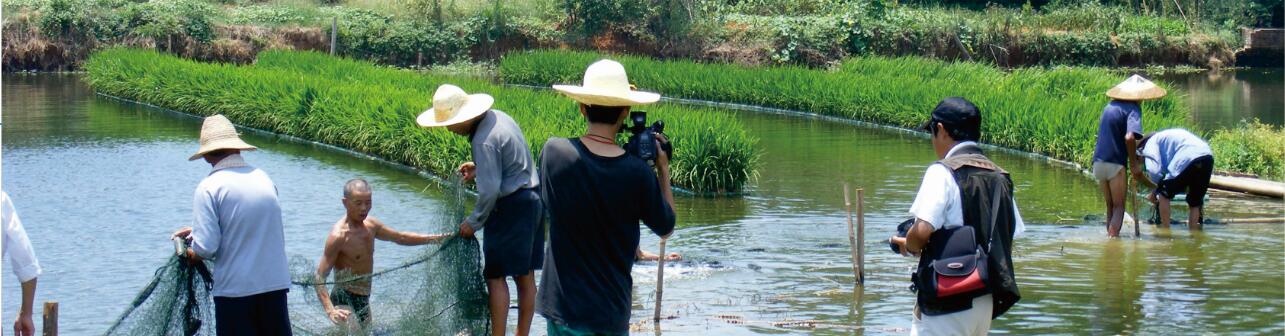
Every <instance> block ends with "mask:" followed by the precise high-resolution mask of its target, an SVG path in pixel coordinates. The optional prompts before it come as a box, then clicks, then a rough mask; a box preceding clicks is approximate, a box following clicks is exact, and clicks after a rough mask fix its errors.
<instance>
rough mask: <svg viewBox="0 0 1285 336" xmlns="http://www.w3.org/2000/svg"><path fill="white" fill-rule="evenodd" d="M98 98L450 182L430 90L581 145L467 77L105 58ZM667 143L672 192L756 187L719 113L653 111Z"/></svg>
mask: <svg viewBox="0 0 1285 336" xmlns="http://www.w3.org/2000/svg"><path fill="white" fill-rule="evenodd" d="M85 69H86V70H88V76H87V78H88V81H89V83H90V84H91V85H92V86H93V87H94V88H95V89H96V90H98V91H100V92H103V93H106V94H110V95H115V96H120V97H125V98H129V99H134V100H138V101H142V102H147V103H150V104H155V105H158V106H162V107H166V108H171V109H175V110H180V111H184V112H189V113H194V114H199V115H212V114H218V113H221V114H224V115H226V116H227V117H228V118H230V119H232V120H233V122H235V123H237V124H240V125H246V126H250V127H255V128H261V129H266V130H271V131H274V132H279V133H283V134H288V135H292V136H297V137H301V138H305V139H312V140H316V141H319V142H323V143H327V144H332V145H336V146H340V147H345V148H349V149H353V150H356V151H359V152H364V153H368V154H372V155H375V156H379V157H383V158H385V159H388V160H391V161H395V162H400V163H404V164H408V165H411V166H415V167H420V168H423V169H426V170H428V171H430V172H432V173H434V174H438V175H447V174H450V173H451V172H453V171H454V168H455V167H456V166H457V165H458V164H459V163H460V162H462V161H465V160H468V158H469V157H470V154H469V148H470V147H469V146H468V143H467V140H466V139H464V137H460V136H457V135H454V134H452V133H450V132H448V131H446V130H445V129H440V128H439V129H424V128H420V127H418V126H417V125H416V124H415V122H414V120H415V116H416V115H418V114H419V113H420V112H422V111H423V110H424V109H426V108H428V107H429V106H430V105H431V97H432V93H433V91H434V90H435V89H436V87H437V86H438V85H440V84H444V83H452V84H456V85H459V86H461V87H463V88H464V89H465V90H467V91H469V92H485V93H489V94H491V95H492V96H494V97H495V98H496V103H495V108H496V109H499V110H503V111H506V112H508V113H509V115H511V116H513V118H514V119H515V120H516V121H517V122H518V123H519V124H520V125H521V126H522V129H523V131H524V133H525V134H526V137H527V139H528V141H529V142H530V143H529V145H530V146H531V149H532V151H533V154H535V155H539V153H538V151H539V149H540V148H541V146H542V145H543V143H544V141H545V140H547V139H548V138H549V137H573V136H578V135H580V134H583V132H584V124H583V121H582V117H581V116H579V113H578V111H577V110H576V105H575V104H574V103H573V102H572V101H571V100H569V99H566V98H563V97H561V96H558V95H556V94H554V93H552V92H547V91H535V90H526V89H517V88H508V87H502V86H497V85H494V84H490V83H486V82H483V81H478V80H474V79H468V78H454V77H445V76H435V75H423V74H418V73H415V72H411V71H405V70H397V69H391V68H382V67H377V66H374V65H372V64H370V63H367V62H362V61H353V60H347V59H339V58H333V57H330V56H326V55H323V54H318V53H308V52H284V51H273V52H265V53H262V54H260V55H259V60H258V62H257V63H256V65H253V66H235V65H227V64H211V63H200V62H195V61H190V60H185V59H180V58H177V57H173V56H169V55H163V54H159V53H155V52H151V51H141V50H133V49H108V50H104V51H101V52H98V53H96V54H94V55H93V56H92V57H91V58H90V59H89V61H88V62H86V64H85ZM649 111H650V112H651V115H650V117H651V118H662V119H665V120H666V121H667V123H668V125H669V127H668V128H667V129H666V131H667V132H668V133H669V134H670V138H671V139H672V141H673V142H674V147H675V148H676V151H675V156H674V158H673V161H672V163H671V170H672V172H673V181H674V183H675V184H676V185H678V186H681V187H684V188H687V189H690V190H692V191H695V192H698V193H719V192H737V191H741V190H742V188H743V187H744V185H745V184H746V183H747V182H748V181H749V180H750V179H751V178H752V177H753V176H754V167H755V165H756V160H757V159H758V155H757V154H756V150H755V148H754V142H755V141H756V140H755V139H753V138H752V137H750V136H749V135H748V134H747V133H746V132H745V130H744V129H743V127H742V125H741V124H740V123H739V121H737V120H736V119H734V118H733V117H732V116H730V115H729V114H728V113H726V112H723V111H717V110H712V109H695V108H688V107H683V106H678V105H669V104H660V105H657V106H654V107H652V108H650V109H649Z"/></svg>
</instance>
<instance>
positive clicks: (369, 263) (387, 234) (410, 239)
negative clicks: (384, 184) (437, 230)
mask: <svg viewBox="0 0 1285 336" xmlns="http://www.w3.org/2000/svg"><path fill="white" fill-rule="evenodd" d="M370 196H371V190H370V184H368V183H366V180H362V179H352V180H349V181H348V183H347V184H345V185H344V198H343V203H344V208H345V209H346V210H347V212H348V213H347V215H345V216H344V218H341V219H339V221H338V222H336V223H335V225H334V227H333V228H331V229H330V235H329V236H327V237H326V248H325V252H323V254H322V255H321V261H320V262H318V263H317V284H316V286H315V287H316V289H317V299H318V300H320V301H321V306H322V307H324V308H325V309H326V315H328V316H329V317H330V321H332V322H334V323H336V324H341V323H346V322H347V320H348V318H349V316H350V315H351V314H352V313H353V311H355V312H356V313H357V316H358V317H360V321H361V325H362V326H363V327H366V326H368V325H369V323H370V310H369V308H368V306H369V303H370V281H369V280H361V281H354V282H348V283H342V284H339V285H338V287H339V288H338V289H337V290H335V292H333V293H329V294H327V293H326V285H325V279H326V277H328V276H329V275H330V270H331V269H332V268H333V269H335V270H336V272H342V273H341V274H343V275H344V276H345V277H347V276H362V275H367V274H370V272H371V268H373V264H374V262H373V260H372V258H373V257H374V254H375V239H379V240H383V241H391V242H394V243H397V244H398V245H405V246H410V245H423V244H428V243H440V242H441V241H442V240H444V239H446V237H448V236H449V234H439V235H425V234H418V233H409V232H399V231H397V230H393V229H392V228H390V227H388V226H386V225H384V223H383V222H380V221H379V220H378V219H375V217H368V216H367V215H368V214H369V213H370V209H371V201H370ZM336 277H338V276H336ZM336 306H348V307H349V309H339V308H336Z"/></svg>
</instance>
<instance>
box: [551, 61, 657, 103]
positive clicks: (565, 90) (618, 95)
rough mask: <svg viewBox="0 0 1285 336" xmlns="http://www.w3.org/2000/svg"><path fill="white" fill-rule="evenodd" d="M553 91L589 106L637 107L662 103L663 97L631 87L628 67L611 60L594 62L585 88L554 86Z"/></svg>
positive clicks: (583, 86)
mask: <svg viewBox="0 0 1285 336" xmlns="http://www.w3.org/2000/svg"><path fill="white" fill-rule="evenodd" d="M553 89H554V90H557V91H558V92H561V93H562V94H564V95H567V97H570V98H571V99H572V100H575V101H578V102H580V103H583V104H587V105H598V106H633V105H644V104H651V103H655V102H656V101H658V100H660V94H656V93H651V92H642V91H634V90H633V88H631V87H630V86H629V78H628V76H627V75H625V67H624V66H623V65H620V63H619V62H616V61H613V60H608V59H604V60H600V61H597V62H594V63H593V64H590V65H589V68H587V69H585V72H584V83H583V85H581V86H575V85H554V86H553Z"/></svg>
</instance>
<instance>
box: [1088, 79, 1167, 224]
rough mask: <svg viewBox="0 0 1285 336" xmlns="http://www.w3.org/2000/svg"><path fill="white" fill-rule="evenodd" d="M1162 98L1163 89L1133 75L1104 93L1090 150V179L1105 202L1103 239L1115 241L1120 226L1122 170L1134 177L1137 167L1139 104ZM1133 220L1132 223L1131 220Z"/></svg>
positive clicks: (1124, 194)
mask: <svg viewBox="0 0 1285 336" xmlns="http://www.w3.org/2000/svg"><path fill="white" fill-rule="evenodd" d="M1164 96H1165V89H1163V88H1160V87H1159V86H1156V84H1155V83H1152V82H1151V81H1149V80H1147V79H1146V78H1142V76H1138V75H1133V76H1131V77H1129V78H1128V79H1125V80H1124V81H1123V82H1120V84H1117V85H1116V86H1115V87H1113V88H1111V89H1110V90H1108V91H1107V97H1111V102H1109V103H1107V106H1106V108H1104V109H1102V117H1101V119H1099V121H1098V142H1097V146H1096V147H1095V148H1094V150H1093V177H1094V178H1095V179H1097V181H1098V185H1099V186H1100V187H1101V189H1102V196H1103V199H1104V200H1105V201H1106V207H1107V213H1106V219H1107V221H1106V222H1107V236H1110V237H1118V236H1119V235H1120V227H1121V226H1122V225H1123V224H1124V213H1125V208H1124V201H1125V199H1126V198H1127V197H1128V195H1127V193H1128V191H1127V190H1126V185H1127V183H1128V182H1127V177H1126V176H1125V171H1124V168H1125V167H1126V165H1128V166H1130V168H1131V169H1132V171H1133V172H1134V174H1138V173H1139V172H1140V170H1141V169H1140V167H1139V166H1138V155H1137V154H1136V153H1135V150H1136V149H1137V146H1138V145H1137V140H1138V139H1141V138H1142V106H1141V105H1139V102H1141V101H1144V100H1150V99H1158V98H1160V97H1164ZM1135 220H1136V219H1135Z"/></svg>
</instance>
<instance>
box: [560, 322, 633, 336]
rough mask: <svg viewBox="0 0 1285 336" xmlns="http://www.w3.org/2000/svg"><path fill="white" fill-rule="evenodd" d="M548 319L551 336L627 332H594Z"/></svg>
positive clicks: (602, 335)
mask: <svg viewBox="0 0 1285 336" xmlns="http://www.w3.org/2000/svg"><path fill="white" fill-rule="evenodd" d="M547 321H548V322H549V323H548V324H547V327H546V328H545V329H546V330H547V331H546V332H548V333H549V336H620V335H626V334H624V333H620V334H612V333H600V332H593V331H588V330H582V329H575V328H572V327H568V326H565V325H562V324H560V323H558V322H554V321H553V320H551V319H550V320H547Z"/></svg>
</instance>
